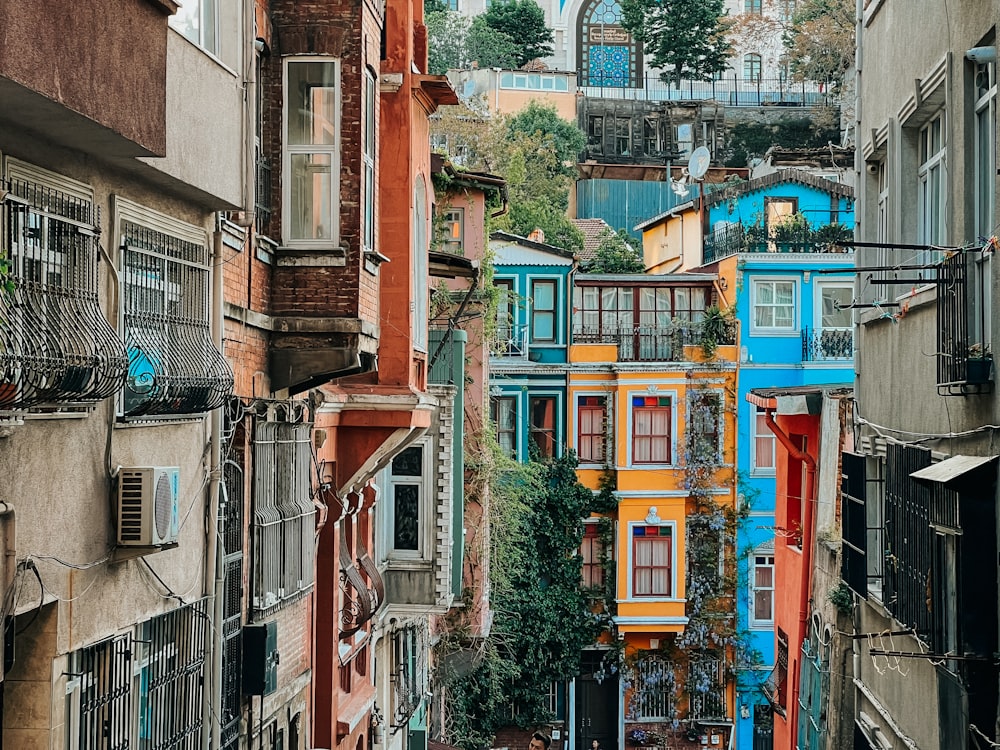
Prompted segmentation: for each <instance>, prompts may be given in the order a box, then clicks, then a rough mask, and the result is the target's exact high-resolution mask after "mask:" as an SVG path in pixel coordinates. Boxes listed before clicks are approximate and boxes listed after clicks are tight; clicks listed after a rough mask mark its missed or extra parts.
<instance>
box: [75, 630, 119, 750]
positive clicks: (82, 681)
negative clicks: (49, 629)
mask: <svg viewBox="0 0 1000 750" xmlns="http://www.w3.org/2000/svg"><path fill="white" fill-rule="evenodd" d="M132 660H133V653H132V636H131V635H123V636H118V637H117V638H111V639H109V640H106V641H101V642H100V643H96V644H94V645H93V646H88V647H87V648H83V649H80V650H79V651H77V652H75V653H74V654H73V658H72V659H71V661H70V664H71V669H72V670H73V671H72V672H71V673H70V674H69V675H68V676H69V683H68V685H67V689H68V691H69V694H70V696H71V697H70V701H69V705H68V710H69V717H68V719H69V723H70V728H71V729H72V724H73V722H75V723H76V724H77V727H76V731H75V734H76V738H77V741H78V744H77V747H78V748H79V750H129V748H132V747H134V745H133V744H132V733H133V722H134V714H133V700H134V696H133V694H132V688H133V675H132ZM74 698H75V700H74Z"/></svg>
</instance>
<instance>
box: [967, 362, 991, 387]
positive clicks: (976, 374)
mask: <svg viewBox="0 0 1000 750" xmlns="http://www.w3.org/2000/svg"><path fill="white" fill-rule="evenodd" d="M992 371H993V360H992V359H989V358H984V357H969V359H967V360H966V361H965V382H966V383H988V382H989V381H990V380H992V374H993V372H992Z"/></svg>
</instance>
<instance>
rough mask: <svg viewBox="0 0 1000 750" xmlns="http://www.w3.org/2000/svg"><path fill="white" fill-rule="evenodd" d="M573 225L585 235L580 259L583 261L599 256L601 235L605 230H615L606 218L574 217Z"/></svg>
mask: <svg viewBox="0 0 1000 750" xmlns="http://www.w3.org/2000/svg"><path fill="white" fill-rule="evenodd" d="M573 225H574V226H575V227H576V228H577V229H579V230H580V233H581V234H582V235H583V251H582V252H581V253H580V260H583V261H587V260H593V259H594V258H596V257H597V248H599V247H600V246H601V236H602V235H603V234H604V232H605V231H610V232H612V233H614V231H615V230H614V229H612V228H611V225H610V224H608V222H606V221H605V220H604V219H573Z"/></svg>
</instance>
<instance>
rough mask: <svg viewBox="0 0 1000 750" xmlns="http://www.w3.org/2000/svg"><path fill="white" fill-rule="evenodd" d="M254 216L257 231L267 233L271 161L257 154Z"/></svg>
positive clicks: (269, 209) (269, 216)
mask: <svg viewBox="0 0 1000 750" xmlns="http://www.w3.org/2000/svg"><path fill="white" fill-rule="evenodd" d="M256 195H257V198H256V201H255V205H254V208H255V216H256V220H257V231H258V232H260V233H261V234H265V235H266V234H267V233H268V231H269V228H270V225H271V206H272V203H271V161H270V160H269V159H268V158H267V157H265V156H260V155H258V156H257V185H256Z"/></svg>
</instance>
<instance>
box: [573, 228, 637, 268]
mask: <svg viewBox="0 0 1000 750" xmlns="http://www.w3.org/2000/svg"><path fill="white" fill-rule="evenodd" d="M645 270H646V264H645V263H644V262H643V260H642V251H641V249H640V247H639V241H638V240H636V239H635V238H634V237H633V236H632V235H630V234H629V233H628V232H626V231H625V230H624V229H619V230H618V231H617V232H613V231H611V230H610V229H605V230H604V232H602V233H601V244H600V245H598V247H597V253H596V257H595V258H594V260H592V261H590V263H588V264H586V266H584V268H583V272H584V273H642V272H643V271H645Z"/></svg>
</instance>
